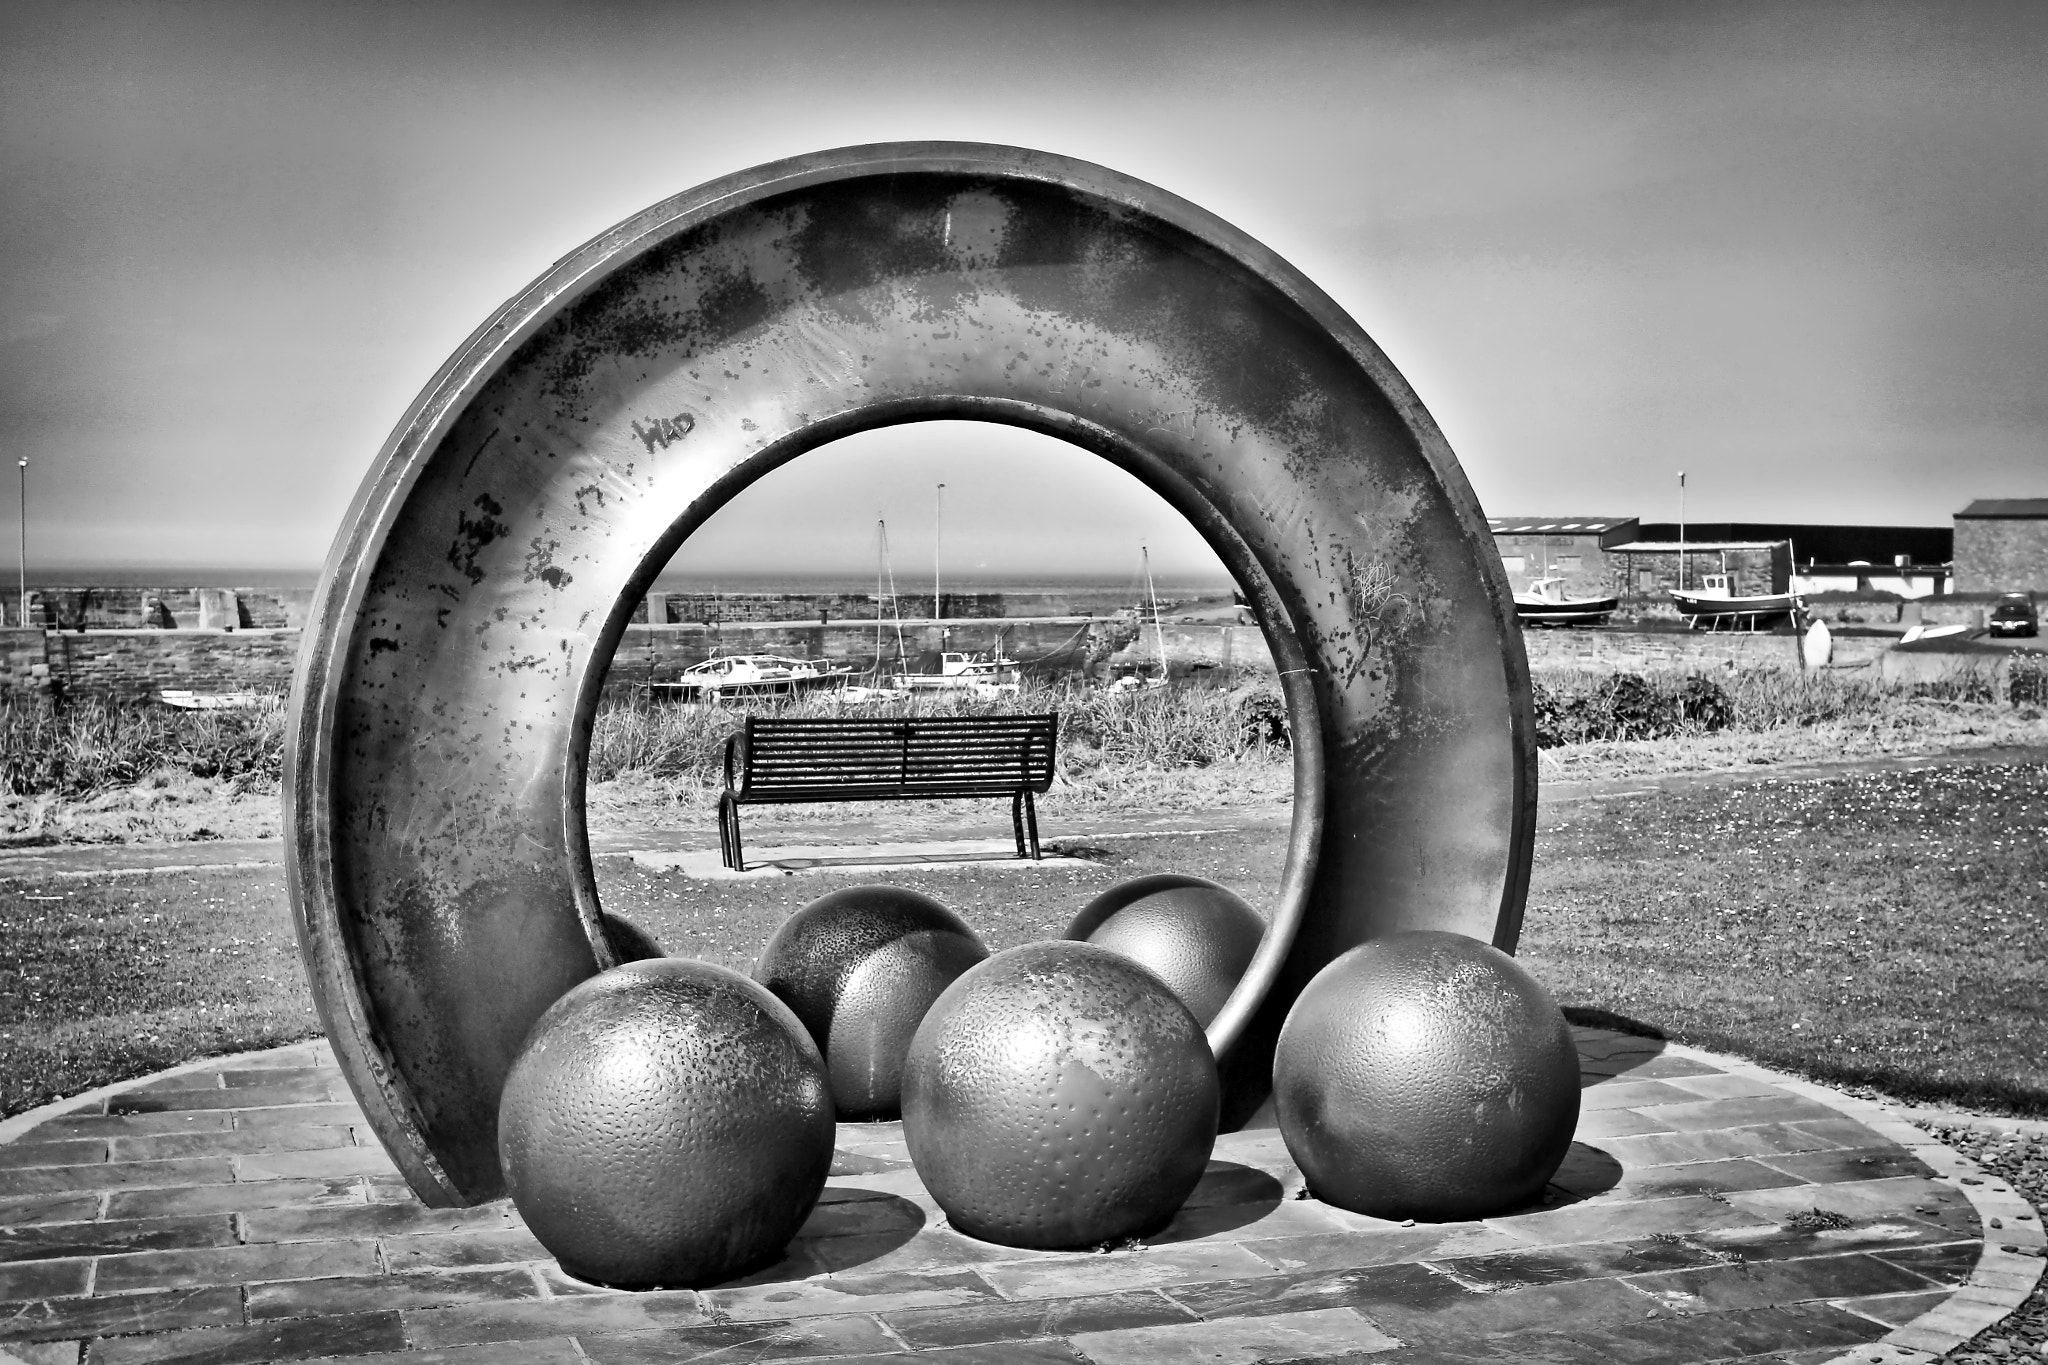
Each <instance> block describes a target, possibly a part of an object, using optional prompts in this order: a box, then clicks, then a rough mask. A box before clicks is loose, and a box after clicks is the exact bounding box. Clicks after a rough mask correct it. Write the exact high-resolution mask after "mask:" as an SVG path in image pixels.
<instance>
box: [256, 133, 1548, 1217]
mask: <svg viewBox="0 0 2048 1365" xmlns="http://www.w3.org/2000/svg"><path fill="white" fill-rule="evenodd" d="M962 417H965V418H979V419H984V420H987V421H992V422H1008V423H1013V424H1016V425H1019V426H1024V427H1030V428H1033V429H1036V430H1039V431H1042V432H1047V433H1050V434H1052V435H1056V436H1060V437H1064V438H1065V439H1067V440H1069V441H1072V442H1074V443H1075V444H1077V445H1080V446H1083V447H1086V448H1088V449H1090V450H1093V451H1095V452H1096V453H1097V454H1099V455H1101V456H1103V457H1104V458H1106V459H1108V460H1110V461H1112V462H1113V463H1115V464H1117V465H1119V466H1121V467H1122V468H1124V469H1126V470H1128V471H1130V472H1131V473H1133V474H1135V475H1136V476H1137V477H1138V478H1140V479H1142V480H1143V481H1144V482H1145V483H1147V484H1149V485H1150V486H1151V487H1152V488H1153V489H1154V490H1156V491H1157V492H1158V493H1159V494H1160V495H1162V496H1163V497H1164V498H1165V499H1166V500H1167V501H1168V502H1169V503H1171V504H1172V505H1173V506H1174V507H1176V508H1178V509H1179V510H1180V511H1181V512H1182V513H1183V514H1184V515H1185V516H1186V517H1187V518H1188V520H1189V521H1190V522H1191V523H1193V524H1194V526H1195V527H1197V528H1198V529H1199V530H1200V531H1201V532H1202V534H1203V535H1204V536H1205V537H1206V538H1207V539H1208V541H1209V542H1210V544H1211V545H1213V546H1214V547H1215V549H1216V550H1217V552H1218V553H1219V554H1220V555H1221V557H1222V559H1223V561H1224V562H1225V563H1226V564H1227V565H1228V566H1229V568H1230V569H1231V571H1232V572H1233V573H1234V574H1235V575H1236V577H1237V580H1238V582H1239V584H1240V585H1241V586H1242V588H1243V589H1244V590H1245V594H1246V597H1247V600H1248V601H1249V602H1250V603H1251V605H1252V608H1253V611H1254V612H1255V613H1256V615H1257V617H1258V619H1259V622H1260V624H1261V625H1262V627H1263V628H1264V631H1265V635H1266V638H1267V640H1268V642H1269V643H1270V645H1271V647H1272V651H1273V655H1274V658H1275V659H1276V660H1277V661H1278V664H1279V668H1280V672H1281V677H1282V680H1283V684H1284V691H1285V695H1286V698H1287V704H1288V707H1289V710H1290V714H1291V717H1292V721H1293V732H1294V737H1295V814H1294V826H1293V832H1292V836H1291V839H1290V842H1289V845H1288V854H1287V857H1288V864H1287V871H1286V875H1285V878H1284V881H1283V890H1282V897H1281V905H1280V907H1279V909H1278V911H1277V913H1276V915H1275V918H1274V921H1273V924H1272V927H1271V929H1270V930H1269V932H1268V934H1267V938H1266V941H1265V942H1264V943H1263V945H1262V946H1261V948H1260V951H1259V955H1258V957H1257V959H1256V960H1255V961H1254V962H1253V964H1252V967H1251V969H1250V970H1249V971H1248V973H1247V974H1246V977H1245V980H1244V982H1243V984H1242V985H1241V986H1240V987H1239V989H1238V990H1237V993H1236V994H1235V995H1234V996H1233V997H1232V999H1231V1001H1230V1003H1229V1004H1228V1005H1227V1006H1226V1007H1225V1009H1224V1010H1223V1012H1222V1014H1220V1015H1219V1016H1218V1017H1217V1019H1216V1020H1215V1022H1214V1023H1213V1024H1212V1026H1211V1030H1210V1038H1211V1042H1212V1044H1213V1045H1214V1047H1215V1049H1216V1051H1217V1054H1218V1055H1219V1057H1222V1058H1223V1059H1224V1070H1225V1083H1226V1094H1227V1096H1228V1099H1227V1102H1226V1104H1227V1109H1228V1110H1229V1111H1230V1112H1232V1113H1234V1114H1236V1115H1237V1116H1239V1117H1242V1116H1244V1115H1246V1114H1248V1113H1249V1112H1250V1111H1251V1110H1252V1109H1253V1108H1255V1107H1256V1106H1257V1104H1258V1103H1259V1102H1260V1100H1261V1099H1262V1098H1263V1097H1264V1095H1265V1093H1266V1089H1267V1087H1268V1086H1269V1085H1270V1081H1271V1070H1272V1068H1271V1058H1272V1047H1273V1040H1274V1037H1275V1035H1276V1034H1277V1032H1278V1029H1279V1025H1280V1022H1281V1020H1282V1019H1283V1018H1284V1016H1285V1014H1286V1012H1287V1007H1288V1005H1289V1003H1290V1002H1291V1001H1292V1000H1293V998H1294V996H1295V995H1296V993H1298V991H1299V990H1300V988H1301V987H1302V985H1303V984H1304V983H1306V981H1307V980H1308V979H1309V977H1310V976H1312V975H1313V974H1314V973H1315V972H1316V970H1317V969H1318V968H1320V967H1321V966H1322V965H1323V964H1324V963H1326V962H1328V961H1329V960H1330V959H1331V958H1332V957H1334V956H1335V955H1336V954H1338V953H1339V952H1341V951H1343V950H1344V949H1345V948H1348V947H1350V946H1352V945H1354V944H1356V943H1358V942H1360V941H1362V940H1364V939H1366V938H1369V937H1372V936H1374V935H1376V934H1379V933H1384V932H1388V931H1391V930H1394V929H1401V928H1439V929H1453V930H1458V931H1461V932H1463V933H1466V934H1469V935H1472V936H1474V937H1478V938H1482V939H1486V940H1490V941H1491V942H1493V943H1495V944H1496V945H1498V946H1500V947H1503V948H1507V949H1512V948H1513V946H1514V943H1515V939H1516V935H1517V932H1518V929H1519V925H1520V918H1521V907H1522V902H1523V898H1524V893H1525V889H1526V883H1527V874H1528V866H1529V852H1530V839H1531V835H1532V829H1533V817H1534V811H1535V753H1534V746H1533V740H1532V735H1533V729H1532V717H1531V714H1530V711H1529V704H1528V700H1527V697H1528V685H1527V664H1526V661H1525V658H1524V656H1523V652H1522V646H1521V637H1520V635H1519V633H1518V632H1517V628H1516V627H1515V625H1514V624H1513V620H1512V615H1513V612H1512V605H1511V600H1510V598H1509V595H1508V591H1507V584H1506V579H1505V577H1504V574H1503V571H1502V567H1501V565H1500V563H1499V561H1498V559H1497V558H1496V557H1495V555H1494V553H1493V547H1492V538H1491V536H1490V534H1489V532H1488V529H1487V526H1486V523H1485V521H1484V519H1483V518H1482V517H1481V516H1480V513H1479V509H1478V505H1477V503H1476V502H1475V500H1474V499H1473V497H1472V494H1471V491H1470V490H1469V488H1468V487H1467V485H1466V483H1465V480H1464V477H1463V475H1462V474H1461V472H1460V471H1459V469H1458V467H1457V464H1456V461H1455V460H1454V459H1453V457H1452V455H1451V452H1450V450H1449V448H1448V446H1447V445H1446V444H1445V442H1444V440H1443V437H1442V436H1441V435H1440V434H1439V432H1438V431H1437V429H1436V426H1435V424H1434V423H1433V422H1432V421H1431V419H1430V417H1429V415H1428V414H1427V413H1426V412H1425V411H1424V410H1423V407H1422V404H1421V403H1420V402H1419V401H1418V400H1417V399H1416V397H1415V395H1414V394H1413V393H1412V392H1410V390H1409V388H1408V386H1407V384H1406V383H1405V382H1404V381H1403V380H1402V378H1401V377H1400V375H1399V374H1398V373H1396V372H1395V370H1394V367H1393V366H1392V365H1391V364H1389V363H1388V361H1387V359H1386V357H1385V356H1383V355H1382V354H1381V353H1380V351H1379V350H1378V348H1377V347H1375V346H1374V345H1373V343H1372V341H1371V340H1370V339H1369V338H1367V337H1366V335H1365V333H1364V332H1363V331H1361V330H1360V329H1359V327H1358V326H1357V324H1356V323H1354V322H1353V321H1352V320H1351V319H1350V318H1349V317H1347V316H1346V315H1345V314H1344V312H1343V311H1342V310H1341V309H1340V308H1338V307H1337V305H1336V304H1335V303H1334V302H1332V301H1331V300H1330V299H1329V298H1328V297H1326V296H1325V295H1324V294H1323V293H1322V292H1321V291H1319V290H1318V289H1317V288H1316V287H1315V286H1314V285H1312V284H1310V283H1309V281H1308V280H1307V279H1305V278H1303V277H1302V276H1301V275H1300V274H1299V273H1298V272H1296V271H1295V270H1294V269H1292V268H1291V267H1289V266H1288V265H1287V264H1286V263H1285V262H1283V261H1281V260H1280V259H1279V258H1278V257H1276V256H1274V255H1273V253H1271V252H1270V251H1268V250H1266V249H1265V248H1263V247H1261V246H1260V245H1259V244H1258V243H1256V242H1254V241H1252V240H1251V239H1249V238H1248V237H1246V236H1244V235H1243V234H1242V233H1240V232H1237V231H1236V230H1234V229H1233V228H1231V227H1230V226H1229V225H1228V224H1226V223H1223V222H1221V221H1219V220H1218V219H1216V218H1214V217H1212V216H1211V215H1209V214H1207V213H1205V212H1203V211H1202V210H1201V209H1198V208H1196V207H1194V206H1193V205H1191V204H1188V203H1186V202H1184V201H1182V200H1180V199H1177V198H1175V197H1174V196H1172V195H1170V194H1167V193H1165V192H1164V191H1161V190H1158V189H1155V188H1153V187H1152V186H1150V185H1146V184H1143V183H1141V182H1139V181H1136V180H1132V179H1130V178H1129V177H1127V176H1122V175H1118V174H1116V173H1114V172H1111V171H1108V170H1105V169H1103V168H1101V167H1099V166H1093V165H1088V164H1086V163H1082V162H1077V161H1072V160H1068V159H1066V158H1063V157H1057V156H1050V155H1046V154H1044V153H1039V152H1031V151H1023V150H1018V149H1015V148H1007V147H990V146H976V145H965V144H955V143H913V144H898V145H887V146H875V147H857V148H849V149H845V150H840V151H833V152H825V153H820V154H818V155H815V156H806V157H800V158H797V159H795V160H790V161H783V162H778V163H776V164H773V165H769V166H764V167H760V168H757V169H755V170H750V171H746V172H743V173H741V174H739V175H735V176H732V177H729V178H727V179H724V180H719V181H716V182H714V183H712V184H709V185H704V186H701V187H699V188H697V189H695V190H691V191H690V192H688V193H686V194H683V195H680V196H678V197H676V198H674V199H671V200H668V201H667V202H665V203H662V204H659V205H657V206H655V207H654V208H651V209H649V210H647V211H646V212H645V213H642V214H640V215H639V216H637V217H635V218H632V219H630V220H628V221H627V222H625V223H623V224H621V225H619V226H618V227H617V228H614V229H613V230H611V231H610V232H607V233H605V234H604V235H602V236H600V237H598V238H597V239H596V240H594V241H592V242H590V243H588V244H587V245H585V246H584V247H582V248H581V249H580V250H578V251H577V252H575V253H574V254H573V255H571V256H569V257H567V258H565V259H564V260H563V261H561V262H560V263H559V264H558V265H556V266H555V267H554V268H553V269H552V270H550V271H549V272H548V273H547V274H546V275H545V276H543V277H542V278H541V279H540V280H539V281H538V282H536V283H535V284H534V285H532V286H531V287H530V288H528V289H527V290H526V291H525V292H524V293H522V294H520V295H519V296H518V297H517V298H516V299H514V300H513V301H512V302H511V303H509V304H507V305H506V306H505V307H504V308H503V309H502V310H500V311H499V313H498V314H497V316H495V317H494V318H492V319H491V320H490V321H489V322H488V323H487V324H486V325H485V326H484V327H483V328H482V329H481V330H479V331H478V332H476V333H475V335H473V336H472V337H470V339H469V340H468V341H467V342H466V343H464V345H463V346H462V347H461V349H460V350H459V351H458V352H457V353H456V354H455V356H454V357H453V358H452V359H450V360H449V361H448V363H447V364H446V365H445V366H443V368H442V369H441V372H440V373H439V374H438V375H436V376H435V377H434V380H433V382H432V383H431V384H429V385H428V386H427V388H426V390H425V392H424V393H423V394H421V396H420V397H419V399H418V400H417V401H416V402H415V403H414V404H413V406H412V408H411V410H410V411H409V412H407V414H406V415H405V418H404V419H403V420H402V421H401V422H400V424H399V426H398V428H397V430H396V431H395V432H394V433H393V435H392V437H391V439H390V441H389V442H388V444H387V445H386V446H385V448H384V451H383V452H382V454H381V455H380V456H379V458H378V460H377V463H376V465H375V467H374V468H373V469H372V470H371V472H370V474H369V476H368V478H367V479H366V480H365V482H364V484H363V486H362V489H361V490H360V491H359V492H358V494H357V495H356V500H355V504H354V506H353V507H352V508H351V509H350V512H349V516H348V521H347V523H346V525H345V526H344V527H343V529H342V532H341V534H340V536H339V537H338V539H337V540H336V542H335V545H334V548H333V550H332V551H331V553H330V555H329V559H328V563H327V567H326V571H325V575H324V578H323V581H322V584H321V587H320V590H319V594H318V597H317V599H316V602H315V607H314V611H313V613H312V616H311V624H310V625H309V627H308V630H307V634H306V640H305V643H304V647H303V652H302V654H301V658H300V663H299V673H298V678H297V685H296V692H295V698H294V701H293V707H292V723H291V733H290V736H289V749H288V752H289V762H290V774H291V776H290V779H289V782H288V784H287V788H288V790H287V795H286V805H287V824H288V827H289V829H290V831H291V835H290V844H289V869H290V877H291V892H292V901H293V906H294V909H295V912H296V915H297V924H298V932H299V937H300V943H301V947H302V949H303V951H304V953H305V957H306V961H307V964H308V970H309V974H310V976H311V980H312V986H313V992H314V996H315V998H316V1000H317V1001H318V1004H319V1008H320V1014H321V1018H322V1020H323V1022H324V1023H325V1025H326V1028H327V1034H328V1037H329V1038H330V1039H331V1040H332V1041H333V1044H334V1049H335V1053H336V1055H337V1057H338V1058H339V1060H340V1063H341V1066H342V1069H343V1071H344V1073H345V1074H346V1075H347V1076H348V1078H349V1082H350V1084H351V1085H352V1086H353V1087H354V1089H355V1093H356V1095H357V1097H358V1099H359V1100H360V1101H361V1103H362V1105H363V1108H364V1110H365V1112H366V1114H367V1115H368V1117H369V1121H370V1123H371V1126H372V1127H373V1128H374V1129H375V1130H376V1133H377V1135H378V1137H379V1138H381V1139H382V1140H383V1143H384V1146H385V1147H386V1148H387V1149H388V1150H389V1151H390V1153H391V1155H392V1157H393V1159H394V1160H395V1161H396V1162H397V1163H398V1166H399V1169H400V1170H401V1171H403V1172H404V1174H405V1176H406V1178H407V1180H408V1181H409V1182H410V1183H411V1185H412V1187H413V1188H414V1190H415V1191H417V1192H418V1193H419V1195H420V1196H421V1198H423V1199H425V1200H426V1201H427V1202H429V1203H432V1204H444V1205H445V1204H466V1203H473V1202H476V1201H479V1200H482V1199H487V1198H491V1197H494V1196H496V1195H497V1194H499V1193H501V1192H502V1190H503V1184H502V1180H501V1177H500V1174H499V1170H498V1159H497V1150H496V1129H497V1113H498V1099H499V1093H500V1090H501V1088H502V1084H503V1080H504V1077H505V1074H506V1071H507V1069H508V1068H509V1066H510V1065H511V1062H512V1060H513V1058H514V1056H515V1055H516V1054H517V1051H518V1049H519V1046H520V1043H521V1042H522V1040H523V1039H524V1037H525V1035H526V1032H527V1030H528V1028H529V1026H530V1025H531V1024H532V1023H533V1021H534V1020H535V1019H536V1018H537V1017H538V1016H539V1015H540V1013H541V1012H542V1011H543V1010H544V1009H546V1008H547V1006H548V1005H549V1004H551V1003H552V1002H553V1001H554V1000H555V999H556V998H557V997H559V996H560V995H561V994H562V993H563V992H564V991H566V990H567V989H568V988H569V987H571V986H572V985H574V984H575V983H576V982H578V981H580V980H582V979H584V978H585V977H588V976H590V975H591V974H592V973H594V972H596V971H597V970H598V969H599V968H600V966H608V965H610V964H611V961H612V959H611V954H610V950H609V949H608V948H607V947H606V946H605V940H604V937H603V935H602V933H601V932H600V930H599V928H598V923H599V922H598V918H597V916H598V894H597V887H596V883H595V880H594V878H593V876H592V869H591V860H590V852H589V847H588V843H587V840H586V835H585V829H584V811H583V786H584V766H585V762H586V758H587V754H588V749H589V739H590V728H591V722H592V717H593V715H594V714H595V711H596V707H597V701H598V696H599V691H600V688H601V685H602V682H603V678H604V673H605V669H606V666H607V665H608V663H609V662H610V659H611V656H612V652H613V649H614V647H615V646H616V644H617V642H618V640H619V638H620V636H621V634H622V633H623V631H624V629H625V626H626V623H627V620H628V618H629V615H630V612H631V610H632V607H633V605H634V603H635V602H636V601H637V600H638V599H639V597H640V595H641V594H642V593H643V592H644V591H645V590H646V588H647V586H648V585H649V583H650V582H651V581H652V579H653V577H654V575H655V574H656V573H657V572H658V571H659V570H660V569H661V567H662V566H663V565H664V564H665V563H666V562H667V560H668V558H669V556H670V554H671V553H672V552H673V551H674V550H675V548H676V546H677V545H678V544H680V543H681V542H682V540H683V538H684V537H685V536H687V535H688V534H689V533H690V531H691V530H692V529H693V528H695V527H697V526H698V525H700V524H701V523H702V522H703V521H704V520H705V519H706V518H707V517H709V516H710V515H711V514H712V513H713V512H714V511H716V510H717V509H718V508H719V507H720V506H721V505H722V504H724V503H725V502H726V501H728V500H729V499H730V498H732V497H733V496H734V494H736V493H737V492H738V491H739V490H740V489H742V488H744V487H745V486H746V485H747V484H748V483H750V482H751V481H752V480H754V479H757V478H759V477H760V476H761V475H762V474H764V473H766V472H767V471H768V470H770V469H772V468H774V467H775V466H777V465H779V464H782V463H784V462H785V461H788V460H790V459H793V458H795V457H796V456H797V455H799V454H801V453H803V452H804V451H806V450H809V449H811V448H813V447H815V446H818V445H820V444H822V443H824V442H827V441H830V440H833V439H835V438H837V437H841V436H845V435H848V434H850V433H853V432H855V431H859V430H863V429H866V428H871V427H878V426H884V425H888V424H891V423H897V422H910V421H918V420H923V419H931V418H962Z"/></svg>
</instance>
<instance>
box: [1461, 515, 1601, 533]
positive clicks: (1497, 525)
mask: <svg viewBox="0 0 2048 1365" xmlns="http://www.w3.org/2000/svg"><path fill="white" fill-rule="evenodd" d="M1634 520H1635V518H1634V517H1488V518H1487V519H1486V524H1487V525H1488V526H1490V527H1492V528H1493V533H1494V534H1495V535H1497V536H1528V535H1539V534H1555V535H1573V534H1577V535H1588V536H1590V535H1598V534H1600V533H1602V532H1605V531H1612V530H1613V529H1614V528H1615V527H1617V526H1626V525H1628V524H1629V523H1630V522H1632V521H1634Z"/></svg>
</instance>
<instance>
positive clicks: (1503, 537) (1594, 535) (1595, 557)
mask: <svg viewBox="0 0 2048 1365" xmlns="http://www.w3.org/2000/svg"><path fill="white" fill-rule="evenodd" d="M1487 524H1488V525H1490V526H1491V527H1492V528H1493V546H1494V549H1495V550H1497V551H1498V552H1499V553H1500V561H1501V564H1502V565H1503V566H1504V567H1505V568H1506V569H1507V571H1508V582H1509V583H1510V584H1511V585H1513V587H1514V590H1515V591H1516V592H1527V591H1528V590H1529V585H1530V584H1532V583H1534V582H1535V581H1536V580H1537V579H1539V578H1562V579H1563V580H1564V592H1565V595H1566V596H1567V597H1605V596H1607V595H1608V594H1609V593H1613V592H1616V591H1617V590H1618V589H1619V587H1620V584H1619V583H1618V582H1617V581H1616V579H1615V576H1614V575H1615V567H1616V565H1615V561H1614V560H1613V559H1612V557H1611V556H1610V555H1609V553H1608V551H1610V550H1612V549H1613V548H1614V547H1615V546H1617V545H1620V544H1623V543H1624V542H1627V541H1631V540H1634V539H1635V538H1636V530H1637V523H1636V519H1635V518H1634V517H1489V518H1488V519H1487Z"/></svg>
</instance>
